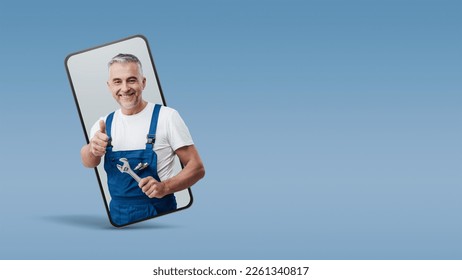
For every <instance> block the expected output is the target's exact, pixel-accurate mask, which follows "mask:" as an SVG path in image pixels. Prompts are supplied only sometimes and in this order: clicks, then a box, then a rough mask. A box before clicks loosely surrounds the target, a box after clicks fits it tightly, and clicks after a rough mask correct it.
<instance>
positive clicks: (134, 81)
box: [128, 79, 136, 84]
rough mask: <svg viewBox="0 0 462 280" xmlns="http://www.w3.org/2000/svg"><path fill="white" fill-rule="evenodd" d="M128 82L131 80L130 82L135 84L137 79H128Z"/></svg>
mask: <svg viewBox="0 0 462 280" xmlns="http://www.w3.org/2000/svg"><path fill="white" fill-rule="evenodd" d="M128 82H129V83H130V84H134V83H136V79H130V80H128Z"/></svg>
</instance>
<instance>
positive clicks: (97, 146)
mask: <svg viewBox="0 0 462 280" xmlns="http://www.w3.org/2000/svg"><path fill="white" fill-rule="evenodd" d="M108 142H109V137H108V136H107V134H106V123H105V122H104V121H103V120H100V121H99V130H98V131H96V133H95V136H93V138H91V140H90V152H91V153H92V154H93V155H94V156H95V157H102V156H104V154H105V153H106V147H107V145H108Z"/></svg>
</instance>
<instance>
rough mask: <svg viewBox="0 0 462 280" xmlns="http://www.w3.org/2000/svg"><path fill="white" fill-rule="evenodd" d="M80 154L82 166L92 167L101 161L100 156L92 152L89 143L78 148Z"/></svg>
mask: <svg viewBox="0 0 462 280" xmlns="http://www.w3.org/2000/svg"><path fill="white" fill-rule="evenodd" d="M80 156H81V158H82V163H83V166H85V167H88V168H94V167H96V166H98V165H99V164H100V162H101V157H97V156H95V155H93V153H92V152H91V151H90V145H89V144H88V145H85V146H83V147H82V149H81V150H80Z"/></svg>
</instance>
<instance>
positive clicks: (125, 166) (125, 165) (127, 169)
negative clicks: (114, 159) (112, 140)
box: [117, 158, 141, 183]
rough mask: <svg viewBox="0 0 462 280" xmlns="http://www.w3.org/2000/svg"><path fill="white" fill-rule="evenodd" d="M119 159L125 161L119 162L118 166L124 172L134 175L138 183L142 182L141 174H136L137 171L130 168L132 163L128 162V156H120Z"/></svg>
mask: <svg viewBox="0 0 462 280" xmlns="http://www.w3.org/2000/svg"><path fill="white" fill-rule="evenodd" d="M119 161H121V162H123V165H120V164H117V168H118V169H119V170H120V172H122V173H127V174H128V175H130V176H132V177H133V179H135V180H136V181H137V182H138V183H139V182H140V180H141V178H140V176H138V175H136V173H135V172H133V170H132V169H131V168H130V164H128V160H127V159H126V158H119Z"/></svg>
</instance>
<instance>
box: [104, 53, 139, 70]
mask: <svg viewBox="0 0 462 280" xmlns="http://www.w3.org/2000/svg"><path fill="white" fill-rule="evenodd" d="M128 62H133V63H136V64H138V69H139V71H140V74H141V75H143V67H142V66H141V61H140V60H139V59H138V57H136V56H134V55H133V54H129V53H119V54H118V55H116V56H114V57H113V58H112V59H111V60H110V61H109V63H108V64H107V67H108V68H109V67H111V65H112V64H114V63H128Z"/></svg>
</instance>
